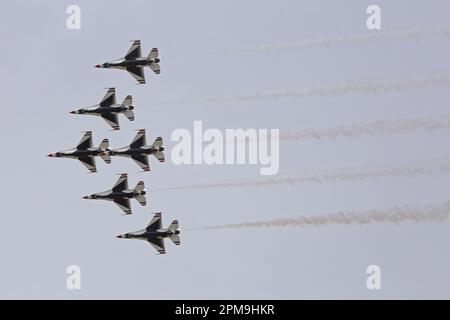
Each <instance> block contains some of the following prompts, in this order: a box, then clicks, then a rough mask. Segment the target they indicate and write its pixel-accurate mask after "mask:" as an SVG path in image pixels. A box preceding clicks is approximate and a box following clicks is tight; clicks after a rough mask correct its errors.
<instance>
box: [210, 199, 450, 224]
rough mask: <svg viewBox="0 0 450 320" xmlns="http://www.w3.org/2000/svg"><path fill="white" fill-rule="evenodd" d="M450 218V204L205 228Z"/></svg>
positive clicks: (441, 220) (419, 220)
mask: <svg viewBox="0 0 450 320" xmlns="http://www.w3.org/2000/svg"><path fill="white" fill-rule="evenodd" d="M449 215H450V202H446V203H444V204H439V205H426V206H424V207H411V206H403V207H394V208H391V209H387V210H368V211H356V212H351V211H341V212H337V213H331V214H325V215H315V216H314V215H313V216H307V217H298V218H281V219H274V220H266V221H253V222H241V223H232V224H221V225H214V226H208V227H204V229H235V228H261V227H267V228H278V227H308V226H329V225H365V224H369V223H391V224H398V223H401V222H416V223H418V222H425V221H429V222H443V221H445V220H447V219H448V217H449Z"/></svg>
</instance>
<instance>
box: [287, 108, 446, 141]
mask: <svg viewBox="0 0 450 320" xmlns="http://www.w3.org/2000/svg"><path fill="white" fill-rule="evenodd" d="M449 129H450V114H445V115H440V116H435V117H428V118H415V119H398V120H393V121H374V122H370V123H366V124H359V125H350V126H339V127H334V128H330V129H324V130H315V129H304V130H299V131H292V132H285V133H281V134H280V139H281V140H304V139H335V138H339V137H347V138H354V137H358V136H362V135H376V134H399V133H414V132H417V131H437V130H449Z"/></svg>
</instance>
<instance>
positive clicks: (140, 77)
mask: <svg viewBox="0 0 450 320" xmlns="http://www.w3.org/2000/svg"><path fill="white" fill-rule="evenodd" d="M126 70H127V71H128V73H129V74H130V75H131V76H132V77H133V78H135V79H136V81H137V82H139V83H140V84H143V83H145V75H144V68H142V67H128V68H126Z"/></svg>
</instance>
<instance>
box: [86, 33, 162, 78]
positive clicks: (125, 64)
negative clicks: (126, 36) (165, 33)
mask: <svg viewBox="0 0 450 320" xmlns="http://www.w3.org/2000/svg"><path fill="white" fill-rule="evenodd" d="M158 55H159V53H158V48H153V49H152V50H151V51H150V53H149V55H148V56H147V57H141V41H140V40H134V41H133V44H132V45H131V47H130V49H129V50H128V52H127V54H126V55H125V57H123V58H120V59H118V60H114V61H109V62H105V63H102V64H98V65H96V66H95V67H96V68H112V69H121V70H127V71H128V72H129V73H130V75H131V76H132V77H133V78H135V79H136V80H137V82H139V83H141V84H142V83H145V75H144V67H145V66H149V67H150V69H152V70H153V72H154V73H156V74H160V72H161V69H160V66H159V61H160V60H159V58H158Z"/></svg>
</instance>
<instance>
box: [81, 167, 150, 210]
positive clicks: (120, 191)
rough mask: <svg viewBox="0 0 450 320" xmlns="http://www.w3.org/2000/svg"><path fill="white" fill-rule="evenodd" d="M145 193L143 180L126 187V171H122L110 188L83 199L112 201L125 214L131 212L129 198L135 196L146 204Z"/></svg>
mask: <svg viewBox="0 0 450 320" xmlns="http://www.w3.org/2000/svg"><path fill="white" fill-rule="evenodd" d="M145 194H146V191H145V186H144V181H139V182H138V184H137V185H136V187H135V188H134V189H128V176H127V174H126V173H122V174H121V175H120V178H119V180H117V182H116V184H115V185H114V187H112V189H110V190H106V191H104V192H99V193H94V194H91V195H90V196H84V197H83V199H100V200H109V201H113V202H114V203H115V204H117V205H118V206H119V208H120V209H122V210H123V212H125V214H131V207H130V199H132V198H135V199H136V200H137V201H138V202H139V203H140V204H141V205H143V206H145V205H146V204H147V201H146V199H145Z"/></svg>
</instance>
